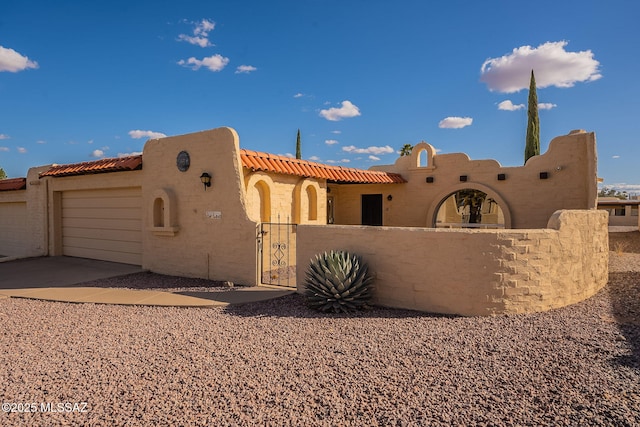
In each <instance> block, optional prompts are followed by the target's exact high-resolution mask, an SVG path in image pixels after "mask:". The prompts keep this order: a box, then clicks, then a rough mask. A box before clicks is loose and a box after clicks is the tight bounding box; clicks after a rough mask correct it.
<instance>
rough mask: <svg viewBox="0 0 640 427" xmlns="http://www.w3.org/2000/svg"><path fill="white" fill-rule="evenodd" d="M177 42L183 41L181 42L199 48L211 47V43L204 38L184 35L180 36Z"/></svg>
mask: <svg viewBox="0 0 640 427" xmlns="http://www.w3.org/2000/svg"><path fill="white" fill-rule="evenodd" d="M178 40H180V41H183V42H187V43H191V44H195V45H198V46H200V47H208V46H211V42H210V41H209V39H208V38H206V37H194V36H188V35H186V34H180V35H179V36H178Z"/></svg>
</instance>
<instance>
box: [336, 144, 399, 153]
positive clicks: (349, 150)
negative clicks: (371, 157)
mask: <svg viewBox="0 0 640 427" xmlns="http://www.w3.org/2000/svg"><path fill="white" fill-rule="evenodd" d="M342 151H346V152H347V153H354V154H389V153H393V152H394V150H393V148H391V147H390V146H388V145H385V146H384V147H367V148H357V147H356V146H355V145H347V146H346V147H342Z"/></svg>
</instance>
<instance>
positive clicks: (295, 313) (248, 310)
mask: <svg viewBox="0 0 640 427" xmlns="http://www.w3.org/2000/svg"><path fill="white" fill-rule="evenodd" d="M224 312H225V313H227V314H230V315H232V316H240V317H297V318H301V319H326V318H334V319H339V318H345V319H354V318H363V319H381V318H382V319H403V318H418V317H424V318H456V317H459V316H453V315H444V314H430V313H423V312H419V311H413V310H401V309H394V308H385V307H372V308H371V309H368V310H362V311H356V312H352V313H321V312H319V311H316V310H313V309H311V308H309V307H307V304H306V301H305V297H304V296H303V295H300V294H292V295H287V296H284V297H280V298H276V299H273V300H268V301H261V302H256V303H250V304H243V305H230V306H228V307H225V308H224Z"/></svg>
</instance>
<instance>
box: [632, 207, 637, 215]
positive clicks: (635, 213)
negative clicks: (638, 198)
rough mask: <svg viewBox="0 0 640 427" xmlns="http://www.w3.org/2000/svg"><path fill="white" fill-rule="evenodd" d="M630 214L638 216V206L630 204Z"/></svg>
mask: <svg viewBox="0 0 640 427" xmlns="http://www.w3.org/2000/svg"><path fill="white" fill-rule="evenodd" d="M631 216H638V207H637V206H631Z"/></svg>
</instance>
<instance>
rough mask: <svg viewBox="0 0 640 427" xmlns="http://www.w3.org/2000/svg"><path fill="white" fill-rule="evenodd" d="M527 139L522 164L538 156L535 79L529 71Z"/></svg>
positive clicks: (538, 121)
mask: <svg viewBox="0 0 640 427" xmlns="http://www.w3.org/2000/svg"><path fill="white" fill-rule="evenodd" d="M527 118H528V120H527V138H526V144H525V147H524V162H525V163H527V160H529V159H530V158H531V157H533V156H538V155H539V154H540V119H539V118H538V94H537V93H536V78H535V76H534V75H533V70H531V81H530V83H529V108H528V110H527Z"/></svg>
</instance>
